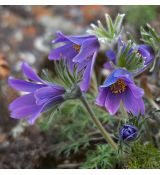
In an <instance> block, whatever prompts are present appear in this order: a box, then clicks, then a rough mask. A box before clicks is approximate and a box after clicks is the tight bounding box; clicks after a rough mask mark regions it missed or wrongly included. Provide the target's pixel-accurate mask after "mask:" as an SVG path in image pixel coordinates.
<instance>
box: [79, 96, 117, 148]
mask: <svg viewBox="0 0 160 175" xmlns="http://www.w3.org/2000/svg"><path fill="white" fill-rule="evenodd" d="M80 100H81V101H82V103H83V105H84V107H85V108H86V110H87V111H88V113H89V115H90V117H91V119H92V120H93V122H94V124H95V125H96V126H97V128H98V129H99V130H100V132H101V134H102V135H103V137H104V138H105V140H106V141H107V142H108V143H109V144H110V145H111V146H112V147H113V148H114V149H115V150H116V149H117V145H116V143H115V142H114V141H113V139H112V138H111V137H110V135H109V133H108V132H107V131H106V130H105V129H104V127H103V126H102V124H101V123H100V121H99V120H98V119H97V118H96V116H95V114H94V112H93V110H92V109H91V107H90V105H89V103H88V101H87V99H86V97H85V96H83V95H82V96H81V97H80Z"/></svg>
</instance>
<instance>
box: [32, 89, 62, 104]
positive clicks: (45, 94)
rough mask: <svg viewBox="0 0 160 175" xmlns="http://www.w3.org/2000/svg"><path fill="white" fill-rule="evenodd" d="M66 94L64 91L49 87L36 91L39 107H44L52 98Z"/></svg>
mask: <svg viewBox="0 0 160 175" xmlns="http://www.w3.org/2000/svg"><path fill="white" fill-rule="evenodd" d="M64 92H65V91H64V90H60V89H55V88H53V87H50V86H47V87H44V88H40V89H38V90H36V91H35V93H34V96H35V98H36V103H37V105H42V104H44V103H46V102H47V101H48V100H50V99H51V98H53V97H56V96H59V95H62V94H64Z"/></svg>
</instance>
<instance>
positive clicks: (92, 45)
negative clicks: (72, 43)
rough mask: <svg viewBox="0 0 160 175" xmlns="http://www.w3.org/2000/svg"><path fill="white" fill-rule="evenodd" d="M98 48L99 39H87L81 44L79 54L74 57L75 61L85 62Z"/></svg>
mask: <svg viewBox="0 0 160 175" xmlns="http://www.w3.org/2000/svg"><path fill="white" fill-rule="evenodd" d="M98 48H99V43H98V41H97V39H95V38H93V39H87V40H85V41H84V42H83V44H82V45H81V49H80V52H79V54H77V55H76V56H75V57H74V59H73V61H74V62H78V63H81V62H83V61H84V60H85V59H87V58H88V57H90V56H92V55H93V53H94V52H96V50H97V49H98Z"/></svg>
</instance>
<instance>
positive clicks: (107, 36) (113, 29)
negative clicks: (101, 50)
mask: <svg viewBox="0 0 160 175" xmlns="http://www.w3.org/2000/svg"><path fill="white" fill-rule="evenodd" d="M124 16H125V14H118V15H117V17H116V19H115V21H114V22H113V21H112V19H111V17H110V16H109V15H108V14H106V15H105V18H106V27H104V26H103V24H102V23H101V21H99V20H98V21H97V24H98V25H97V26H96V25H95V24H91V27H92V29H89V30H88V31H87V32H88V33H89V34H93V35H96V36H97V37H98V39H99V41H101V42H102V43H105V44H107V45H108V46H109V45H110V44H111V43H112V42H116V41H117V39H118V37H119V35H120V33H121V31H122V22H123V19H124Z"/></svg>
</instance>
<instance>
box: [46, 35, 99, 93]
mask: <svg viewBox="0 0 160 175" xmlns="http://www.w3.org/2000/svg"><path fill="white" fill-rule="evenodd" d="M52 43H53V44H57V43H63V45H62V46H60V47H57V48H55V49H53V50H52V51H51V52H50V54H49V60H60V59H65V60H66V61H67V64H68V66H69V69H70V71H73V68H74V65H75V64H76V65H77V71H81V70H84V73H83V80H82V81H81V83H80V87H81V90H82V91H87V90H88V88H89V84H90V80H91V75H92V71H93V67H94V63H95V59H96V56H97V52H98V50H99V47H100V45H99V42H98V39H97V38H96V37H95V36H94V35H87V36H66V35H64V34H63V33H61V32H57V38H56V39H55V40H53V41H52Z"/></svg>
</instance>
